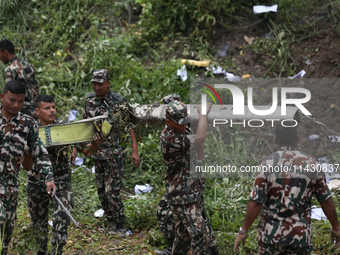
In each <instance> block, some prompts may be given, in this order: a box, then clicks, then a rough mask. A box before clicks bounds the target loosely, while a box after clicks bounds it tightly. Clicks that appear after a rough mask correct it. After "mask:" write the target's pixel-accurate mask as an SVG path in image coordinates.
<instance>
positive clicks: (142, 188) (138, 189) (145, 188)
mask: <svg viewBox="0 0 340 255" xmlns="http://www.w3.org/2000/svg"><path fill="white" fill-rule="evenodd" d="M152 189H153V187H151V186H150V185H149V184H148V183H146V184H145V185H136V186H135V194H143V193H149V192H151V190H152Z"/></svg>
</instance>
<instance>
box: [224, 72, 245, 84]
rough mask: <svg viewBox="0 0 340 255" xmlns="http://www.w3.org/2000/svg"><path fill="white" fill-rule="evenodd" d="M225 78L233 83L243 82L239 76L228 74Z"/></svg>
mask: <svg viewBox="0 0 340 255" xmlns="http://www.w3.org/2000/svg"><path fill="white" fill-rule="evenodd" d="M224 78H225V79H228V81H233V82H239V81H240V80H241V77H240V76H237V75H234V74H232V73H228V72H226V76H225V77H224Z"/></svg>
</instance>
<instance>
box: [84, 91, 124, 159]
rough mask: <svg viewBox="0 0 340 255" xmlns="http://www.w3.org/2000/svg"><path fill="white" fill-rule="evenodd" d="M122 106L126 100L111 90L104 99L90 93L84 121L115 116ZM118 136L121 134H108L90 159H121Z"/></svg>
mask: <svg viewBox="0 0 340 255" xmlns="http://www.w3.org/2000/svg"><path fill="white" fill-rule="evenodd" d="M122 104H127V101H126V99H125V98H124V97H123V96H121V95H119V94H117V93H114V92H112V91H111V90H110V91H109V92H108V93H107V94H106V96H105V97H104V98H99V97H97V95H96V94H95V93H94V92H92V93H90V94H89V95H88V96H87V97H86V103H85V113H84V119H87V118H92V117H96V116H102V115H105V114H108V115H111V114H117V113H119V112H120V108H119V106H120V105H122ZM120 136H121V134H110V135H109V136H108V137H107V138H106V139H105V142H104V143H102V144H100V145H99V146H98V149H97V150H96V151H95V153H93V154H92V157H93V158H94V159H97V160H107V159H110V158H122V157H123V149H122V147H121V146H120V145H119V141H120Z"/></svg>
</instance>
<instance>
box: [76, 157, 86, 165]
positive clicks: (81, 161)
mask: <svg viewBox="0 0 340 255" xmlns="http://www.w3.org/2000/svg"><path fill="white" fill-rule="evenodd" d="M83 163H84V156H83V157H76V159H75V160H74V164H75V165H76V166H81V165H82V164H83Z"/></svg>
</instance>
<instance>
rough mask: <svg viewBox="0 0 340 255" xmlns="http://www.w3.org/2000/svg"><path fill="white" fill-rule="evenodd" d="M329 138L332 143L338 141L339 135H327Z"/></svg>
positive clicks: (339, 141) (339, 140)
mask: <svg viewBox="0 0 340 255" xmlns="http://www.w3.org/2000/svg"><path fill="white" fill-rule="evenodd" d="M328 138H329V139H331V142H332V143H340V136H338V135H329V136H328Z"/></svg>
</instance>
